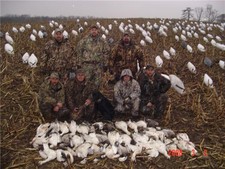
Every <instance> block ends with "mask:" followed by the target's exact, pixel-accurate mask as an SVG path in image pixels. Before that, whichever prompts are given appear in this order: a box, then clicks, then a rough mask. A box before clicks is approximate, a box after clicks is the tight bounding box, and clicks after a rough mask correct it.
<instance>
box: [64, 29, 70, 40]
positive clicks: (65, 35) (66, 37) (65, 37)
mask: <svg viewBox="0 0 225 169" xmlns="http://www.w3.org/2000/svg"><path fill="white" fill-rule="evenodd" d="M63 37H64V39H69V33H68V32H67V31H66V30H64V31H63Z"/></svg>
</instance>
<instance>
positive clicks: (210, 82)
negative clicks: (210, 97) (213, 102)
mask: <svg viewBox="0 0 225 169" xmlns="http://www.w3.org/2000/svg"><path fill="white" fill-rule="evenodd" d="M204 83H205V85H206V86H208V87H209V88H214V86H213V80H212V79H211V77H209V75H208V74H206V73H205V74H204Z"/></svg>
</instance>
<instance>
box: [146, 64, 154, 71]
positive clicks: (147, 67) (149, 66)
mask: <svg viewBox="0 0 225 169" xmlns="http://www.w3.org/2000/svg"><path fill="white" fill-rule="evenodd" d="M149 69H151V70H154V69H155V67H154V66H152V65H150V64H149V65H147V66H146V67H145V70H149Z"/></svg>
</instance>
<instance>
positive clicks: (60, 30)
mask: <svg viewBox="0 0 225 169" xmlns="http://www.w3.org/2000/svg"><path fill="white" fill-rule="evenodd" d="M57 32H60V33H62V32H63V31H62V29H60V28H56V29H55V33H57Z"/></svg>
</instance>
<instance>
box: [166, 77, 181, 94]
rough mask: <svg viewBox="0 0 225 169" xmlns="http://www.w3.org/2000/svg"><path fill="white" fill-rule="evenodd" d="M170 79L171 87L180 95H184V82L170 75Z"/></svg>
mask: <svg viewBox="0 0 225 169" xmlns="http://www.w3.org/2000/svg"><path fill="white" fill-rule="evenodd" d="M169 77H170V82H171V87H172V88H173V89H175V90H176V91H177V92H178V93H180V94H184V93H185V87H184V83H183V82H182V80H181V79H180V78H179V77H177V76H176V75H174V74H170V75H169Z"/></svg>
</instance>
